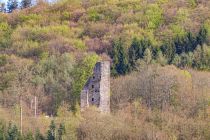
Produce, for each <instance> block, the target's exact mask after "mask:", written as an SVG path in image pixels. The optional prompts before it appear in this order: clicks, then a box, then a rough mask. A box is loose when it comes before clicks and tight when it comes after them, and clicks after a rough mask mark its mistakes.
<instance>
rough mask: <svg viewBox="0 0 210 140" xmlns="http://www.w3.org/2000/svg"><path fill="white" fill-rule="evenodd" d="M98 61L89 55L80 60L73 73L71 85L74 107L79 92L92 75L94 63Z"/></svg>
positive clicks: (95, 57)
mask: <svg viewBox="0 0 210 140" xmlns="http://www.w3.org/2000/svg"><path fill="white" fill-rule="evenodd" d="M98 60H99V57H98V55H96V54H90V55H86V56H85V57H84V59H83V60H81V61H80V62H79V63H78V65H77V66H76V67H75V69H74V71H73V76H74V83H73V95H72V96H73V101H72V102H73V104H74V105H76V102H77V101H78V99H79V97H80V92H81V90H82V88H83V87H84V85H85V84H86V82H87V80H88V78H89V77H90V75H92V72H93V68H94V66H95V64H96V62H97V61H98Z"/></svg>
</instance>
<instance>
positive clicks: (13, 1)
mask: <svg viewBox="0 0 210 140" xmlns="http://www.w3.org/2000/svg"><path fill="white" fill-rule="evenodd" d="M17 8H18V1H17V0H8V1H7V9H8V13H11V12H12V11H14V10H15V9H17Z"/></svg>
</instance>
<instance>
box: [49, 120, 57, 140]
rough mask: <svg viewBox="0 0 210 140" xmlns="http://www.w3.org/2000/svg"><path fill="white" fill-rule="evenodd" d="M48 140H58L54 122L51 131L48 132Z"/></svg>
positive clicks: (50, 127)
mask: <svg viewBox="0 0 210 140" xmlns="http://www.w3.org/2000/svg"><path fill="white" fill-rule="evenodd" d="M47 140H56V125H55V122H54V121H51V124H50V126H49V130H48V132H47Z"/></svg>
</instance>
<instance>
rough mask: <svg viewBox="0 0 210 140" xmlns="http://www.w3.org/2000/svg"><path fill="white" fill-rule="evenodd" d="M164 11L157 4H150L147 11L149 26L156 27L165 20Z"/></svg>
mask: <svg viewBox="0 0 210 140" xmlns="http://www.w3.org/2000/svg"><path fill="white" fill-rule="evenodd" d="M162 13H163V11H162V9H161V8H160V7H159V5H157V4H149V5H148V6H147V8H146V11H145V16H146V18H147V20H148V23H147V24H148V25H147V26H148V28H149V29H156V28H157V27H158V26H159V25H160V24H161V23H162V22H163V15H162Z"/></svg>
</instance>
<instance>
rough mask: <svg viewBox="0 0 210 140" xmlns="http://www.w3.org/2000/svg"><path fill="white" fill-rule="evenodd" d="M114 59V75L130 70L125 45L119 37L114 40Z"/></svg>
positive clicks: (112, 54) (112, 55)
mask: <svg viewBox="0 0 210 140" xmlns="http://www.w3.org/2000/svg"><path fill="white" fill-rule="evenodd" d="M111 57H112V59H113V67H112V74H113V75H117V74H120V75H125V74H126V73H128V72H129V63H128V59H127V54H126V51H125V47H124V46H123V42H122V39H121V38H120V39H117V40H115V41H114V42H113V48H112V52H111Z"/></svg>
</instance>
